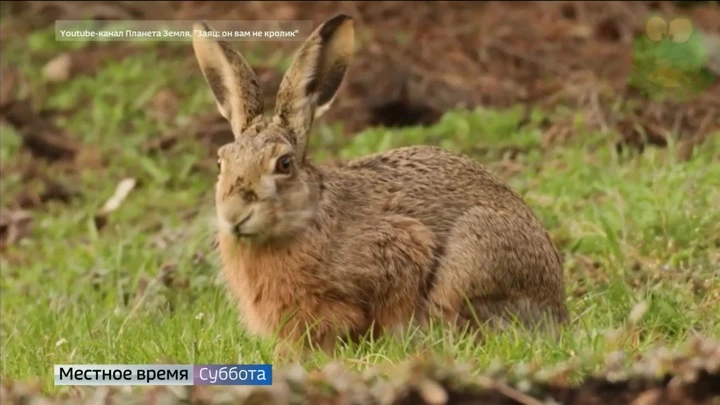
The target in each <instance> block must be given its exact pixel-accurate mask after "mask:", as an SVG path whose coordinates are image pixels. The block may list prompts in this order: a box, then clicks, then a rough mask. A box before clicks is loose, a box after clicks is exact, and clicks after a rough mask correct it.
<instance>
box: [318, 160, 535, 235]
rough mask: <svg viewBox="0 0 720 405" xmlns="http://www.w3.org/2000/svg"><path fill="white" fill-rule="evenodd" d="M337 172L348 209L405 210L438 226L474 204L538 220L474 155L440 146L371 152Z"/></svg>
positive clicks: (374, 212) (370, 211)
mask: <svg viewBox="0 0 720 405" xmlns="http://www.w3.org/2000/svg"><path fill="white" fill-rule="evenodd" d="M337 174H338V175H339V177H340V178H342V180H341V181H339V184H336V187H337V188H340V189H342V190H343V193H341V194H342V195H344V196H345V197H344V199H345V202H346V203H347V205H348V208H352V210H353V211H355V212H358V213H363V214H366V215H377V214H378V213H382V212H385V213H387V212H392V213H398V214H403V215H407V216H411V217H414V218H417V219H419V220H420V221H422V222H423V223H426V224H428V225H430V226H432V227H433V228H436V230H439V229H437V227H440V228H444V227H446V226H450V225H451V224H452V223H453V222H454V220H455V219H456V218H457V217H458V216H460V215H462V214H464V213H465V212H467V210H469V209H470V208H472V207H475V206H482V207H486V208H490V209H494V210H502V211H505V212H508V211H509V212H512V213H514V214H519V216H522V217H526V218H529V219H531V220H534V218H533V215H531V213H530V211H529V208H528V207H527V206H526V205H525V203H524V202H523V201H522V199H521V198H520V196H519V195H518V194H516V193H515V192H514V191H513V190H512V189H511V188H510V187H509V186H508V185H506V184H505V183H504V182H503V181H502V180H500V179H499V178H498V177H496V176H495V175H493V174H492V173H491V172H490V171H488V170H487V169H485V168H484V167H483V166H482V165H480V164H479V163H478V162H476V161H474V160H472V159H471V158H469V157H467V156H465V155H462V154H459V153H456V152H453V151H450V150H447V149H443V148H439V147H434V146H410V147H404V148H399V149H395V150H391V151H388V152H383V153H378V154H375V155H370V156H367V157H364V158H361V159H357V160H354V161H351V162H349V163H348V164H347V165H345V166H344V167H343V168H342V169H340V172H337ZM331 177H332V176H331ZM340 178H338V180H340ZM433 225H435V226H433Z"/></svg>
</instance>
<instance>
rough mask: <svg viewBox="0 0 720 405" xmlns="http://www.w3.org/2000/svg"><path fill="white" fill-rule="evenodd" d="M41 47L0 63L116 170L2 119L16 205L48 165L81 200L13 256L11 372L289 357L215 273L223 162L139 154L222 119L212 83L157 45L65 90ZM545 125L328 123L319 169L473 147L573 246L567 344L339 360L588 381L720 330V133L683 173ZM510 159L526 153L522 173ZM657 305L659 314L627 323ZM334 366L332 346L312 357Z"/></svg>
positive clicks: (5, 308)
mask: <svg viewBox="0 0 720 405" xmlns="http://www.w3.org/2000/svg"><path fill="white" fill-rule="evenodd" d="M42 35H43V34H38V36H37V37H33V38H32V41H31V42H32V44H34V45H33V49H34V50H35V51H37V52H41V51H43V52H45V54H47V47H52V46H53V45H54V44H53V43H52V41H47V38H44V37H43V36H42ZM45 35H46V34H45ZM17 45H19V44H15V46H17ZM9 46H12V44H11V45H9ZM108 46H112V45H108ZM34 55H35V54H33V52H30V53H23V52H4V55H3V62H2V63H3V65H4V66H15V67H19V68H20V69H21V70H22V72H23V73H24V74H25V75H26V76H27V78H28V82H29V83H30V84H29V88H28V89H24V90H23V91H25V92H26V93H27V94H30V95H33V96H34V97H35V98H36V99H39V100H41V101H42V103H43V104H44V105H45V106H48V107H61V108H68V107H74V106H77V105H79V104H82V105H83V107H82V108H78V109H77V111H75V112H74V113H73V114H72V115H71V116H70V117H69V118H67V119H65V120H63V121H61V124H62V126H63V127H64V128H67V129H68V130H69V131H70V132H72V133H73V134H74V135H75V136H77V137H78V138H79V139H80V140H82V141H84V142H86V143H87V144H88V145H91V146H93V147H96V148H97V149H98V150H99V151H100V153H101V156H102V158H103V160H104V166H103V167H102V168H87V169H84V170H80V171H77V172H76V171H61V170H57V169H56V168H54V167H53V166H51V165H50V164H48V163H47V162H44V161H42V160H38V159H32V158H31V157H30V156H29V155H28V153H27V152H26V151H25V150H24V149H23V148H22V146H21V142H20V136H19V134H17V133H16V132H15V131H14V130H13V129H12V128H11V127H9V126H7V125H5V124H3V126H2V127H0V136H1V139H0V145H1V148H0V157H1V158H2V171H3V175H2V206H3V208H5V207H7V206H9V205H10V204H11V202H12V201H13V199H14V198H15V197H16V196H17V194H18V193H20V192H21V190H22V189H23V187H25V185H24V184H23V180H22V178H21V174H20V173H19V172H18V171H17V170H16V167H17V166H31V165H32V166H34V167H35V168H37V169H38V170H39V171H41V172H45V173H48V174H49V175H50V176H52V177H53V178H55V179H57V180H61V181H66V182H69V183H71V184H73V186H74V187H75V188H77V189H78V190H79V191H80V195H79V196H78V197H77V198H75V199H73V200H72V201H71V202H70V203H68V204H65V203H56V202H51V203H48V204H46V205H44V206H43V207H42V209H40V210H35V211H33V226H32V229H31V233H30V234H29V235H28V237H27V238H26V239H24V240H22V241H21V242H19V243H18V244H16V245H14V246H10V247H9V249H8V250H7V251H5V252H3V255H2V259H1V260H2V262H0V264H1V266H2V274H1V283H0V294H1V295H2V299H1V303H0V307H1V315H2V316H1V319H0V327H1V329H0V330H1V336H0V338H1V339H2V347H1V349H2V350H0V359H1V362H2V376H3V377H11V378H14V379H22V378H29V377H39V378H41V380H42V383H43V385H44V387H45V388H46V389H48V390H55V389H59V388H54V387H52V376H51V371H50V370H51V369H52V365H53V364H60V363H65V364H67V363H94V364H102V363H135V364H142V363H155V362H166V361H169V362H177V363H185V364H192V363H215V364H217V363H246V362H271V363H273V364H275V365H277V366H280V365H282V364H284V363H285V362H286V360H284V359H279V358H275V357H274V356H273V345H272V342H270V341H260V340H258V339H255V338H253V337H251V336H249V335H248V334H246V333H245V331H243V329H242V328H241V327H240V326H239V323H238V314H237V311H236V309H235V306H234V305H233V304H232V302H230V300H229V298H228V296H227V295H226V293H225V290H224V287H223V285H222V284H221V283H220V282H219V280H218V273H219V272H218V269H219V268H218V260H217V258H216V256H215V253H214V252H213V251H212V249H211V241H212V237H213V228H212V225H211V223H212V216H213V203H212V198H213V197H212V195H213V186H214V185H213V182H214V180H215V173H213V172H212V171H211V170H197V167H198V163H200V162H202V161H204V160H206V159H210V160H212V155H213V151H208V150H205V149H204V147H203V146H202V145H201V144H199V143H198V142H196V141H195V140H193V139H191V137H190V136H188V138H185V139H181V140H180V142H179V144H178V145H176V146H175V147H174V148H173V149H171V150H170V151H168V152H162V153H159V154H156V155H153V156H148V155H146V154H144V153H143V152H141V145H142V144H143V142H145V141H147V140H149V139H152V138H154V137H158V136H160V135H161V134H163V133H164V132H166V131H167V130H169V129H172V128H182V127H183V126H184V125H186V124H187V122H188V121H189V120H190V119H191V118H192V117H193V116H195V115H197V114H201V113H206V112H208V111H212V109H214V108H215V106H214V103H213V101H212V99H211V96H210V92H209V90H207V88H206V87H205V83H204V81H203V79H202V77H201V76H200V73H199V72H195V74H194V75H189V74H188V73H187V72H186V71H183V68H182V65H181V64H179V63H177V61H173V60H159V59H158V58H157V57H156V56H154V53H153V52H152V51H151V50H149V51H148V52H146V53H141V54H138V55H135V56H132V57H129V58H127V59H125V60H122V61H118V62H114V63H110V64H108V65H107V66H105V67H104V68H103V69H102V70H101V71H100V72H98V73H97V74H96V75H94V76H92V77H76V78H74V79H73V80H72V81H70V82H68V83H64V84H59V85H48V84H45V83H43V81H42V77H41V67H42V62H43V61H41V60H39V59H38V57H37V56H34ZM278 59H282V58H278ZM163 88H169V89H172V90H173V91H174V92H175V93H176V94H177V95H178V96H179V99H180V106H179V109H178V112H177V114H176V115H175V116H174V118H173V119H171V120H170V121H168V122H157V121H156V120H153V119H152V118H151V117H150V116H149V114H148V111H147V109H146V108H145V107H144V106H145V103H146V101H147V100H148V99H149V98H150V97H152V95H153V94H155V92H156V91H158V90H159V89H163ZM88 98H89V99H90V100H91V102H90V103H83V100H86V99H88ZM540 118H541V114H540V113H535V114H534V115H533V120H532V122H531V124H530V125H528V126H526V127H524V128H523V129H520V130H518V129H517V127H518V123H519V122H520V120H521V119H522V114H521V111H520V109H510V110H507V111H493V110H476V111H470V112H460V111H453V112H449V113H448V114H446V115H445V116H444V117H443V119H442V120H441V121H440V122H439V123H438V124H436V125H434V126H432V127H429V128H420V127H418V128H405V129H400V130H388V129H383V128H377V129H369V130H367V131H364V132H362V133H360V134H357V135H356V136H355V137H353V138H349V139H348V138H344V137H342V136H341V135H340V127H339V126H337V125H332V126H331V125H327V124H324V123H321V124H320V125H319V126H318V128H316V130H315V133H314V137H313V139H312V143H311V147H312V151H311V153H312V155H313V157H314V158H315V159H316V160H317V161H319V162H322V161H324V160H326V159H328V158H331V157H337V158H342V159H350V158H354V157H357V156H362V155H365V154H368V153H372V152H375V151H380V150H387V149H389V148H393V147H399V146H403V145H411V144H420V143H427V144H436V145H441V146H443V147H447V148H452V149H455V150H460V151H463V152H466V153H468V154H470V155H472V156H473V157H475V158H476V159H478V160H479V161H481V162H483V163H485V164H487V165H488V166H489V167H490V168H491V169H492V170H494V171H496V172H497V173H500V174H502V175H503V176H504V177H506V178H507V179H508V181H509V182H510V184H511V185H512V186H513V187H514V188H515V189H516V190H518V191H519V192H520V193H521V194H522V195H523V196H524V197H525V199H526V201H527V202H528V203H529V204H530V205H531V206H532V207H533V208H534V209H535V211H536V212H537V213H538V215H539V216H540V218H541V219H542V221H543V222H544V223H545V224H546V226H547V227H548V229H549V230H550V232H551V233H552V235H553V237H554V238H555V240H556V241H557V243H558V245H559V246H560V247H561V248H562V250H563V253H564V255H565V257H566V267H565V272H566V277H567V282H568V294H569V296H568V301H569V306H570V309H571V311H572V322H571V324H570V325H568V326H567V327H566V328H565V329H564V330H562V331H561V334H560V336H559V338H557V339H551V338H547V337H542V336H539V337H534V338H528V337H527V336H525V335H523V334H522V333H520V331H511V332H509V333H507V334H503V335H490V336H488V338H487V339H486V340H485V341H484V342H483V343H482V344H479V343H477V342H476V341H475V340H473V339H471V338H470V337H468V336H464V335H461V334H455V335H453V334H452V333H451V332H449V331H447V330H443V329H442V328H439V327H434V328H433V329H432V330H431V331H429V332H428V333H421V332H420V331H411V332H410V333H412V334H413V336H408V337H406V338H404V339H403V338H390V337H384V338H381V339H379V340H376V341H371V340H367V341H364V342H362V343H361V344H359V345H355V346H350V347H341V346H338V347H337V350H336V353H335V356H334V357H336V358H337V359H341V361H343V362H345V363H346V364H348V365H350V366H351V367H353V368H356V369H363V368H365V367H369V366H371V365H391V364H397V363H399V362H402V361H403V360H404V359H406V358H407V357H409V356H412V355H415V354H417V353H421V352H431V353H434V354H437V355H442V356H446V357H452V358H457V359H459V360H461V361H466V362H469V363H471V364H474V365H475V367H476V368H477V369H478V370H479V369H483V368H486V367H488V366H490V365H492V364H495V363H496V362H498V361H499V362H502V363H504V364H510V365H517V364H518V363H525V364H529V365H534V364H553V363H556V362H560V361H565V360H568V359H571V358H575V357H577V356H581V357H582V358H584V359H586V360H587V361H588V363H587V370H588V371H589V370H592V369H593V368H594V367H597V366H600V365H602V362H603V356H604V355H605V354H606V353H608V352H609V351H612V350H615V349H621V350H623V351H625V352H626V354H627V358H628V359H632V358H633V357H634V356H636V355H638V354H639V353H642V352H644V351H646V350H648V349H649V348H651V347H653V346H655V345H659V344H668V345H670V346H674V345H677V344H679V343H681V342H682V341H683V340H684V339H685V338H686V337H688V336H689V335H690V334H692V333H696V332H698V333H702V334H705V335H709V336H714V337H720V311H717V306H718V304H717V303H718V302H719V301H720V254H719V253H718V252H719V251H720V210H719V209H718V207H720V136H714V137H711V138H710V140H709V141H708V142H707V143H706V144H705V145H703V146H702V148H699V149H697V150H696V152H695V154H694V155H693V156H692V157H691V159H690V160H689V161H683V162H680V161H677V160H676V159H675V158H674V156H675V153H674V150H673V149H672V147H671V148H670V149H665V150H658V149H649V150H647V151H646V152H645V153H644V154H642V155H623V156H618V155H617V154H616V153H615V152H614V148H613V143H612V142H613V140H614V137H613V135H612V134H598V133H592V132H589V131H586V130H584V129H583V127H582V125H581V120H577V122H578V123H579V124H578V127H577V128H576V131H577V133H578V134H577V136H576V137H575V138H573V139H572V140H571V141H570V142H568V143H567V144H565V145H563V146H560V147H551V148H544V147H543V146H542V145H543V144H542V142H541V140H542V139H541V136H542V131H541V130H540V129H539V128H538V126H537V125H535V124H536V123H537V122H538V121H539V120H540ZM718 135H720V134H718ZM509 148H514V149H519V150H521V151H522V152H521V153H520V154H519V155H518V156H517V158H516V159H515V160H513V161H509V160H508V159H507V158H506V157H507V151H508V149H509ZM211 167H212V165H211ZM126 177H134V178H136V179H138V181H139V186H138V187H137V188H136V189H135V190H133V191H132V192H131V194H130V195H129V197H128V198H127V199H126V200H125V202H124V203H123V204H122V205H121V207H120V208H119V209H118V210H117V211H116V212H114V213H112V215H111V216H110V219H109V222H108V225H107V226H106V227H104V228H103V229H101V230H100V231H98V230H96V228H95V226H94V222H93V217H94V215H95V213H96V212H97V210H98V209H99V208H100V207H101V206H102V205H103V203H104V202H105V200H107V199H108V198H109V197H110V196H111V195H112V193H113V190H114V189H115V187H116V185H117V183H118V182H119V181H121V180H122V179H123V178H126ZM164 274H165V275H167V274H170V275H172V280H169V277H167V276H165V277H164V276H163V275H164ZM640 303H645V304H647V311H646V312H644V314H643V316H642V317H641V318H640V319H630V318H629V315H630V313H631V312H632V310H633V308H636V307H637V306H638V304H640ZM328 360H330V357H328V356H325V355H323V354H321V353H315V354H314V355H312V356H311V357H310V358H309V359H307V360H306V364H307V366H308V367H315V366H319V365H321V364H323V363H325V362H327V361H328Z"/></svg>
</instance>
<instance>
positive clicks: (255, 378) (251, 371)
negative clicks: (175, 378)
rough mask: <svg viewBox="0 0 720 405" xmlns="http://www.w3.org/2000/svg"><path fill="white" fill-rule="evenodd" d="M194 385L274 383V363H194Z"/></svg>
mask: <svg viewBox="0 0 720 405" xmlns="http://www.w3.org/2000/svg"><path fill="white" fill-rule="evenodd" d="M193 385H272V365H270V364H204V365H193Z"/></svg>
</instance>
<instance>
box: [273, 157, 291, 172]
mask: <svg viewBox="0 0 720 405" xmlns="http://www.w3.org/2000/svg"><path fill="white" fill-rule="evenodd" d="M291 159H292V157H291V156H290V155H283V156H280V157H279V158H278V160H277V162H276V163H275V173H280V174H288V173H290V169H292V164H291V163H292V161H291Z"/></svg>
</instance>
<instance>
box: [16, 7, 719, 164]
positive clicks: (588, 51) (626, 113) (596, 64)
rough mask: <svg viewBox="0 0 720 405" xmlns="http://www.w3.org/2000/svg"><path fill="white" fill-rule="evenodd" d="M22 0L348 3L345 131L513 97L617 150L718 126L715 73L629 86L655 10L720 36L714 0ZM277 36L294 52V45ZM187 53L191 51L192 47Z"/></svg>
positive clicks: (274, 14)
mask: <svg viewBox="0 0 720 405" xmlns="http://www.w3.org/2000/svg"><path fill="white" fill-rule="evenodd" d="M14 3H17V4H13V5H12V7H11V11H12V12H13V13H14V14H15V15H16V16H17V17H16V19H17V20H18V21H25V20H29V21H32V22H33V23H23V24H22V25H20V24H18V25H17V28H16V29H28V28H31V29H32V28H37V27H40V26H47V25H48V24H51V23H52V21H54V19H57V18H65V19H81V18H98V19H100V18H102V19H130V18H132V19H183V20H188V19H199V18H204V19H224V20H229V19H236V20H250V19H262V20H276V19H277V20H312V21H313V23H314V24H316V25H317V24H319V23H321V22H322V21H324V20H325V19H327V18H329V17H330V16H332V15H333V14H335V13H337V12H344V13H348V14H350V15H352V16H353V17H355V18H356V19H357V22H358V24H357V31H358V37H359V40H358V42H359V43H360V46H359V50H358V52H357V54H356V57H355V61H354V62H353V65H352V67H351V71H350V72H349V76H348V79H347V81H346V86H345V89H344V92H343V95H342V96H341V97H339V98H338V100H337V102H336V105H335V106H334V108H333V109H331V110H330V111H329V112H328V114H327V116H326V117H324V118H323V119H326V120H330V121H333V120H340V121H342V122H343V123H344V127H345V129H346V131H347V133H348V134H352V133H354V132H356V131H359V130H361V129H364V128H366V127H368V126H374V125H385V126H405V125H423V124H431V123H433V122H435V121H436V120H437V119H438V118H439V117H440V116H441V114H442V113H443V112H444V111H446V110H448V109H450V108H472V107H476V106H488V107H507V106H511V105H515V104H526V105H537V106H541V107H543V108H546V109H548V110H552V109H553V108H555V107H556V106H558V105H563V106H567V107H570V108H572V109H576V110H580V111H583V112H585V115H586V116H587V117H589V119H588V121H589V122H588V125H589V126H590V127H591V128H592V129H599V130H611V129H614V130H616V132H618V133H619V134H620V138H619V139H618V149H622V148H623V147H625V146H629V147H632V148H635V149H639V150H642V148H643V147H644V146H645V145H648V144H650V145H656V146H664V145H666V144H667V143H668V142H669V139H668V137H669V136H670V135H669V134H670V133H671V132H670V131H672V133H675V134H678V137H679V138H680V142H681V144H682V145H681V149H683V150H684V151H683V152H681V154H685V155H689V153H690V152H691V151H692V148H693V147H694V146H695V145H697V144H701V143H702V141H703V140H704V139H705V137H706V136H707V135H708V134H711V133H713V132H715V131H718V130H720V123H718V121H717V118H716V117H718V116H720V107H719V104H720V83H718V80H717V73H716V80H715V83H714V84H713V85H712V86H710V87H709V88H708V89H706V90H705V91H704V92H703V93H702V94H700V95H698V96H696V97H694V98H691V99H689V100H683V101H665V102H656V101H651V100H650V99H648V98H647V97H645V96H643V95H642V94H639V93H638V92H637V91H635V90H634V89H633V88H632V87H630V86H629V85H628V78H629V76H630V75H631V73H632V71H633V67H634V62H633V48H632V46H633V39H634V38H636V37H637V36H639V35H643V33H644V32H645V23H646V21H647V19H648V18H649V17H650V16H651V15H652V13H661V14H662V15H665V16H667V17H668V18H670V17H673V16H676V15H683V16H687V17H689V18H690V19H691V21H692V23H693V26H694V29H699V30H702V31H703V32H705V33H707V34H709V35H714V36H715V38H717V36H718V35H720V6H719V5H717V3H716V2H685V3H681V2H675V3H673V2H602V3H601V2H573V1H565V2H512V3H510V2H507V3H505V2H410V3H405V2H398V1H386V2H322V1H320V2H273V3H265V2H217V1H186V2H176V3H172V2H167V3H163V4H160V3H158V2H147V3H143V2H133V1H122V2H54V1H39V2H23V1H20V2H14ZM687 3H694V4H687ZM22 27H24V28H22ZM268 44H270V43H268ZM270 45H271V46H278V47H281V48H283V49H284V50H286V51H287V52H292V51H294V50H295V47H296V46H297V45H298V43H297V42H295V41H288V42H284V43H281V42H277V41H274V42H272V43H271V44H270ZM243 46H250V44H243ZM120 48H122V47H120ZM99 49H103V48H99ZM99 49H98V50H94V51H92V50H91V51H85V50H80V51H78V55H79V56H78V58H79V59H80V60H82V59H85V58H86V57H89V59H90V60H91V61H92V60H93V57H91V56H92V55H85V52H100V53H102V51H100V50H99ZM113 49H114V48H113ZM122 55H123V52H117V54H116V56H115V57H122ZM186 56H187V57H188V58H192V55H191V53H190V52H188V53H187V55H186ZM108 57H112V56H108ZM718 57H720V56H719V55H715V59H717V58H718ZM95 59H98V60H103V58H102V57H99V58H98V57H95ZM709 63H710V62H709ZM71 65H73V64H71ZM73 66H74V65H73ZM87 66H88V67H81V68H76V69H81V70H82V69H86V70H87V71H92V70H93V63H89V64H87ZM713 66H715V65H711V66H710V65H709V66H708V68H709V69H711V70H712V69H713ZM258 68H260V67H258ZM265 83H268V84H273V85H274V87H269V88H268V90H267V93H268V97H267V99H268V102H269V105H268V108H271V107H272V105H271V103H272V99H273V97H272V96H274V92H275V91H276V87H277V84H279V79H278V80H277V81H275V80H274V79H273V80H269V81H265ZM618 106H621V107H622V106H627V107H626V109H623V108H618ZM630 106H633V107H630ZM564 135H566V136H567V135H572V134H571V133H565V134H564Z"/></svg>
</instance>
